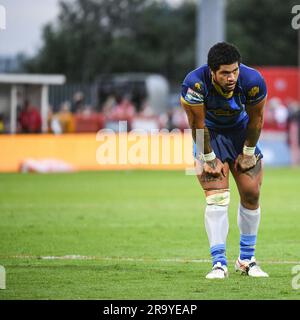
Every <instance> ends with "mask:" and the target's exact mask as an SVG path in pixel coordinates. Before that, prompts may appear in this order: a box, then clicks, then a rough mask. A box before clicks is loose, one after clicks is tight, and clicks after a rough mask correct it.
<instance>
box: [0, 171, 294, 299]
mask: <svg viewBox="0 0 300 320" xmlns="http://www.w3.org/2000/svg"><path fill="white" fill-rule="evenodd" d="M237 206H238V194H237V190H236V187H235V184H234V182H233V180H231V205H230V209H229V217H230V218H229V219H230V229H229V235H228V240H227V256H228V259H229V273H230V274H229V278H228V279H224V280H207V279H205V275H206V273H207V272H208V271H209V270H210V268H211V263H210V262H209V260H210V255H209V247H208V240H207V236H206V233H205V228H204V217H203V215H204V207H205V200H204V195H203V194H202V191H201V189H200V186H199V185H198V182H197V180H196V178H195V177H194V176H186V175H185V174H184V172H180V171H174V172H173V171H172V172H167V171H126V172H125V171H124V172H81V173H74V174H51V175H50V174H49V175H37V174H1V175H0V265H3V266H4V267H5V268H6V274H7V279H6V282H7V289H6V290H0V300H2V299H133V300H134V299H145V300H146V299H149V300H150V299H196V300H198V299H200V300H201V299H299V298H300V289H299V290H296V289H293V288H292V279H293V275H292V268H293V266H295V265H297V264H300V250H299V249H300V218H299V215H300V170H299V169H293V168H282V169H270V168H266V170H265V176H264V182H263V187H262V195H261V207H262V218H261V225H260V230H259V235H258V242H257V246H256V258H257V260H258V262H259V263H260V264H261V265H262V267H263V268H264V270H266V271H267V272H268V273H269V275H270V278H267V279H253V278H249V277H245V276H241V275H239V274H236V273H235V272H234V270H233V269H234V268H233V262H234V260H235V259H236V257H237V255H238V251H239V232H238V227H237V222H236V216H237ZM72 255H78V256H82V257H83V256H84V257H85V259H83V258H82V257H77V258H76V257H74V256H73V259H67V258H66V257H65V258H64V259H43V258H42V257H47V256H48V257H49V256H50V257H52V256H54V257H64V256H72ZM298 284H299V285H300V281H298Z"/></svg>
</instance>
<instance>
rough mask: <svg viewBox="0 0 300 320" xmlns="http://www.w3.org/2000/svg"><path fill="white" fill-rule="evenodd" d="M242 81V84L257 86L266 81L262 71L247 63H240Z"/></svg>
mask: <svg viewBox="0 0 300 320" xmlns="http://www.w3.org/2000/svg"><path fill="white" fill-rule="evenodd" d="M239 78H240V81H241V84H242V86H246V87H249V86H255V85H259V84H260V82H261V81H264V78H263V76H262V75H261V73H260V72H259V71H258V70H256V69H254V68H251V67H249V66H246V65H245V64H242V63H241V64H240V77H239Z"/></svg>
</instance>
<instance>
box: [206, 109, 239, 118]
mask: <svg viewBox="0 0 300 320" xmlns="http://www.w3.org/2000/svg"><path fill="white" fill-rule="evenodd" d="M241 111H242V110H233V109H231V110H224V109H213V110H208V112H211V113H213V114H214V115H215V116H225V117H232V116H235V115H238V114H240V113H241Z"/></svg>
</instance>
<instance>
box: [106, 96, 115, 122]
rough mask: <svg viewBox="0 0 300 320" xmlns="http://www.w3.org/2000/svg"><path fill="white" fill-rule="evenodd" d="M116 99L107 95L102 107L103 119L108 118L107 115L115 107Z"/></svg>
mask: <svg viewBox="0 0 300 320" xmlns="http://www.w3.org/2000/svg"><path fill="white" fill-rule="evenodd" d="M116 103H117V102H116V98H115V96H114V95H109V96H108V97H107V99H106V100H105V102H104V103H103V105H102V112H103V114H104V116H105V117H109V115H110V114H111V113H112V110H113V108H114V106H115V105H116Z"/></svg>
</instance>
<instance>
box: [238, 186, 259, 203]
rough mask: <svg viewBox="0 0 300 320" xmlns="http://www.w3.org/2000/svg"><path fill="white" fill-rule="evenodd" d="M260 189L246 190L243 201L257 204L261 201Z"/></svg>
mask: <svg viewBox="0 0 300 320" xmlns="http://www.w3.org/2000/svg"><path fill="white" fill-rule="evenodd" d="M259 194H260V192H259V190H251V191H247V192H244V194H243V197H242V198H243V202H244V203H246V204H248V205H250V206H257V204H258V203H259Z"/></svg>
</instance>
